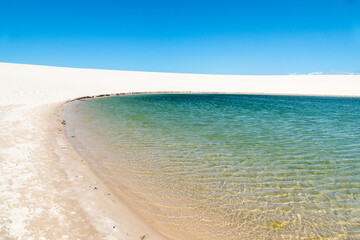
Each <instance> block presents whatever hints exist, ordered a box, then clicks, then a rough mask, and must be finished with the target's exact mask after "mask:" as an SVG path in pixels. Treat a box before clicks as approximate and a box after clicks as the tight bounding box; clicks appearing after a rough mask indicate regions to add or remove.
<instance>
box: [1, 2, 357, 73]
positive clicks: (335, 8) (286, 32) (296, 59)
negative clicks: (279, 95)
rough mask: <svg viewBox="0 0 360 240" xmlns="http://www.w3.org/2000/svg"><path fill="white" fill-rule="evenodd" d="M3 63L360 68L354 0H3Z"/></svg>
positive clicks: (206, 69) (212, 69) (228, 69)
mask: <svg viewBox="0 0 360 240" xmlns="http://www.w3.org/2000/svg"><path fill="white" fill-rule="evenodd" d="M0 62H14V63H28V64H41V65H52V66H65V67H82V68H101V69H119V70H135V71H158V72H183V73H211V74H251V75H254V74H291V73H311V72H360V0H326V1H325V0H324V1H322V0H301V1H298V0H288V1H282V0H267V1H262V0H253V1H241V0H238V1H232V0H222V1H220V0H219V1H212V0H207V1H202V0H201V1H200V0H192V1H190V0H181V1H177V0H173V1H171V0H167V1H157V0H152V1H143V0H132V1H110V0H98V1H94V0H87V1H76V0H72V1H68V0H62V1H49V0H41V1H40V0H31V1H30V0H28V1H25V0H11V1H6V0H1V1H0Z"/></svg>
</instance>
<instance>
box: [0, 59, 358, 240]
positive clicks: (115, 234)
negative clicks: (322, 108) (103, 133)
mask: <svg viewBox="0 0 360 240" xmlns="http://www.w3.org/2000/svg"><path fill="white" fill-rule="evenodd" d="M0 81H1V83H2V87H3V88H2V90H3V91H2V94H1V95H0V112H1V115H0V124H1V125H2V130H1V131H0V145H1V148H0V160H1V161H0V170H1V177H0V183H1V184H0V188H1V189H0V190H1V193H0V235H1V236H5V237H6V238H7V237H8V238H20V239H21V238H30V237H33V238H41V237H45V238H50V239H57V238H59V237H60V236H62V237H64V238H69V239H73V238H85V239H86V238H89V237H93V238H100V239H137V240H138V239H139V237H140V236H142V235H145V234H147V233H146V232H144V231H143V230H144V229H141V228H139V227H138V225H137V223H136V222H134V221H133V222H131V221H130V222H129V221H128V220H127V219H126V218H122V219H120V220H119V223H120V225H119V226H121V227H123V229H126V230H121V228H120V227H119V228H118V226H115V228H113V226H114V225H113V220H112V219H113V218H112V217H113V215H114V214H116V212H115V210H114V209H117V207H119V205H117V203H116V201H113V199H111V198H107V197H106V196H105V195H104V193H105V192H108V191H109V190H108V189H107V186H106V185H105V184H104V185H99V186H101V189H100V188H99V189H96V190H94V189H91V188H89V186H92V185H93V184H94V183H95V184H99V181H98V179H96V176H93V173H92V172H91V171H89V168H88V167H87V166H86V164H84V163H83V162H82V161H81V159H80V158H79V157H76V156H77V155H75V152H72V151H73V150H71V149H72V146H71V144H70V142H69V141H68V140H67V138H66V136H65V135H64V134H63V131H62V130H61V129H62V128H63V126H62V124H61V122H62V119H61V116H60V115H59V113H60V112H61V107H62V106H63V105H64V104H66V103H67V102H71V101H76V100H80V101H81V100H87V99H91V98H94V97H108V96H116V94H101V93H104V92H105V93H111V92H118V94H119V95H121V92H122V93H124V95H125V94H145V93H149V94H150V93H175V92H176V93H223V94H224V93H230V94H231V93H237V94H239V93H241V94H256V93H257V94H267V95H271V94H273V95H310V96H312V95H317V96H347V97H360V76H359V75H340V76H331V75H326V76H324V75H322V76H321V75H313V76H309V75H296V76H229V75H201V74H174V73H149V72H129V71H112V70H93V69H71V68H60V67H47V66H36V65H25V64H10V63H0ZM78 96H89V97H78ZM93 96H94V97H93ZM67 99H72V100H68V101H67ZM59 130H61V131H59ZM80 176H82V177H80ZM100 184H101V183H100ZM110 196H111V195H110ZM99 199H101V201H99ZM102 200H104V202H103V203H102ZM97 204H98V205H97ZM94 206H95V207H94ZM96 206H98V207H96ZM104 209H107V210H105V213H104V212H102V211H104ZM124 211H125V210H124ZM133 228H134V229H133ZM127 229H129V231H132V234H130V233H129V232H128V234H126V232H127ZM137 231H138V232H137ZM154 234H156V232H155V233H154ZM154 236H155V235H153V234H151V235H149V239H151V237H154ZM159 238H160V237H159ZM146 239H147V238H146ZM154 239H158V238H154Z"/></svg>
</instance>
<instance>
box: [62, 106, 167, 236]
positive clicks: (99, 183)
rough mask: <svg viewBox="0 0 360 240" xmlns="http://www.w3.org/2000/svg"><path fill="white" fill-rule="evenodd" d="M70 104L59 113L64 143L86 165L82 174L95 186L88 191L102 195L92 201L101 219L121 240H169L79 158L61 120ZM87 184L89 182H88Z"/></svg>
mask: <svg viewBox="0 0 360 240" xmlns="http://www.w3.org/2000/svg"><path fill="white" fill-rule="evenodd" d="M71 102H73V101H71ZM71 102H69V101H68V102H65V103H63V104H62V105H61V109H60V111H59V114H60V116H61V124H62V128H63V130H64V131H63V133H64V134H63V137H65V138H66V141H67V142H68V145H69V151H70V152H71V155H73V156H74V157H76V158H77V159H78V160H77V161H80V162H82V163H83V164H85V165H86V168H87V170H86V171H87V173H84V174H87V177H88V178H90V179H91V181H93V182H96V183H95V184H91V185H89V189H91V190H93V191H95V192H101V193H103V194H102V195H101V194H100V195H99V194H97V197H96V199H93V200H94V201H95V202H96V205H97V206H99V208H102V209H104V210H103V215H104V216H102V217H104V218H108V219H111V220H112V221H113V224H114V226H115V228H117V229H119V230H118V231H120V232H121V233H122V237H123V239H141V238H142V237H144V236H145V237H144V239H145V238H146V239H159V240H161V239H170V238H168V237H166V236H164V235H163V234H162V233H161V232H160V231H158V230H157V229H154V228H153V226H151V225H149V223H147V222H146V221H144V219H142V218H141V217H140V216H139V215H138V214H137V213H136V212H135V211H134V210H133V209H131V207H130V206H129V205H128V204H127V203H125V202H124V200H122V199H121V198H120V197H119V196H118V195H117V194H116V191H115V189H113V188H112V187H111V186H109V185H108V183H107V182H106V181H104V180H103V179H101V177H100V176H99V175H98V174H97V172H96V171H95V169H93V168H92V167H91V166H90V163H89V162H88V160H86V159H85V158H84V157H83V156H81V154H80V153H79V152H78V151H77V150H76V148H75V147H74V145H73V144H72V143H71V141H70V137H69V136H68V131H69V130H68V129H66V122H65V119H64V118H63V116H64V112H63V111H64V108H65V107H66V105H67V104H71ZM88 183H90V182H89V181H88ZM109 200H111V201H109ZM103 201H104V202H103ZM83 207H84V208H86V204H83ZM87 213H88V214H89V215H92V214H94V212H91V211H88V212H87ZM91 217H92V216H91ZM92 219H94V217H92ZM115 228H113V229H115ZM97 230H98V231H99V232H104V231H103V230H104V229H103V227H102V226H99V229H97ZM118 237H119V236H118Z"/></svg>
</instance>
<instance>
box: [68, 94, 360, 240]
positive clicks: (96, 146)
mask: <svg viewBox="0 0 360 240" xmlns="http://www.w3.org/2000/svg"><path fill="white" fill-rule="evenodd" d="M64 116H65V119H66V120H67V123H68V124H67V131H68V135H69V137H70V140H71V141H72V142H73V144H74V145H75V146H76V148H77V149H78V150H79V152H80V153H81V154H82V155H83V156H84V157H86V158H87V159H88V160H89V161H90V162H91V165H92V167H93V168H94V169H95V171H97V173H98V174H99V175H100V176H101V177H102V178H103V179H105V180H106V181H108V182H110V183H111V184H112V185H113V186H114V187H115V188H116V189H117V190H118V192H119V194H120V195H119V196H120V197H121V198H123V199H126V200H127V201H128V202H129V203H131V204H132V207H133V208H135V210H136V211H138V212H139V214H141V215H142V216H144V218H145V219H148V220H149V222H151V224H153V225H154V226H155V227H156V228H158V229H160V230H161V231H162V232H163V233H165V234H167V235H168V236H171V237H174V238H177V239H360V98H330V97H329V98H327V97H294V96H292V97H290V96H256V95H215V94H150V95H131V96H119V97H109V98H100V99H95V100H90V101H83V102H76V103H73V104H70V105H68V106H67V108H66V109H65V114H64Z"/></svg>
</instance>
